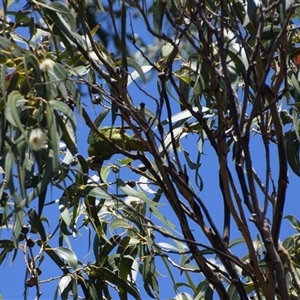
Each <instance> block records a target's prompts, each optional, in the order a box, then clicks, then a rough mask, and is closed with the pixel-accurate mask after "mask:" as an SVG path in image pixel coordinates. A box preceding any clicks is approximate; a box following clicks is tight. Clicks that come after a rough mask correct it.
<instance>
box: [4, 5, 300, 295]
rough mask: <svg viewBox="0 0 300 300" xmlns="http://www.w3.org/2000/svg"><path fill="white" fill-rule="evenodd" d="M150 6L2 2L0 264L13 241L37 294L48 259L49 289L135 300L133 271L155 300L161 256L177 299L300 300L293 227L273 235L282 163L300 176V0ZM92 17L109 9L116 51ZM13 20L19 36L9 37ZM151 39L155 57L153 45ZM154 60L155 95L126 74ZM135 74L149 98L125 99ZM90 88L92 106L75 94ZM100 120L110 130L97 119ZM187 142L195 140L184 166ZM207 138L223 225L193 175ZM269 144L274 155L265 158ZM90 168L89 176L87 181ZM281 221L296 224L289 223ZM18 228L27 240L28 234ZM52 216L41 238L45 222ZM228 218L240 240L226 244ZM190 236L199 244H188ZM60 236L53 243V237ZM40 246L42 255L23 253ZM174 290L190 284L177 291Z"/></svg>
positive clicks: (284, 179) (283, 185)
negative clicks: (86, 256) (81, 239)
mask: <svg viewBox="0 0 300 300" xmlns="http://www.w3.org/2000/svg"><path fill="white" fill-rule="evenodd" d="M148 5H150V4H148V2H147V3H146V2H144V1H134V0H128V1H125V0H124V1H120V3H119V2H118V1H108V2H107V4H106V3H105V4H104V3H102V2H101V1H94V2H93V3H92V4H86V3H85V2H84V1H71V0H70V1H67V3H66V4H63V3H60V2H52V1H51V2H50V3H48V2H47V1H38V0H31V1H29V2H28V3H27V4H26V5H25V6H24V7H23V8H22V9H19V8H15V7H14V6H13V5H12V6H10V7H9V6H8V5H7V3H4V5H3V10H4V11H3V13H4V14H3V16H2V17H1V24H0V26H1V28H0V63H1V72H0V84H1V95H0V134H1V137H0V153H1V157H0V168H1V169H0V171H1V174H2V176H3V180H2V182H1V183H0V197H1V211H0V221H1V226H2V228H5V227H6V228H10V229H12V231H11V232H12V239H11V240H7V239H2V240H0V247H1V249H2V252H1V253H0V263H2V262H4V260H5V258H6V257H7V255H8V254H9V253H11V252H13V260H14V259H15V257H16V255H17V252H18V250H19V249H21V250H22V251H23V253H24V256H25V262H27V266H26V270H27V271H26V272H27V274H28V276H29V278H28V279H27V281H26V284H27V287H36V291H37V292H36V295H37V296H36V298H37V299H38V298H40V297H41V295H42V292H41V287H40V275H41V274H42V273H41V271H42V269H43V264H42V263H43V261H44V260H45V259H46V257H47V259H49V260H50V261H52V262H53V263H54V264H55V265H56V266H57V267H58V272H59V274H58V277H57V278H56V279H59V284H58V287H57V290H56V292H55V298H57V297H58V294H60V295H61V297H62V299H68V297H69V295H70V294H71V295H72V297H73V298H74V299H78V297H79V296H81V295H82V294H83V295H84V297H85V298H88V299H100V298H101V297H106V298H109V299H110V298H112V293H117V294H118V295H119V297H120V299H127V297H128V296H127V295H128V294H130V295H131V296H133V297H134V298H136V299H140V298H142V296H141V291H140V290H139V287H138V284H137V281H138V278H139V277H141V281H142V282H143V288H144V289H145V291H146V292H147V294H148V295H149V296H151V297H153V298H159V279H158V278H159V276H160V274H159V272H158V270H157V258H159V259H160V260H161V261H162V262H163V263H164V265H165V266H166V269H167V271H168V274H169V277H170V279H171V281H172V283H173V288H174V294H177V296H176V297H175V298H176V299H186V298H187V299H189V297H191V298H193V299H202V298H205V299H213V296H214V295H216V294H218V296H219V297H220V298H221V299H248V296H251V297H252V298H253V299H274V297H275V296H276V297H277V298H278V299H280V298H281V299H297V297H298V296H297V295H299V294H300V282H299V268H298V265H299V264H298V248H299V247H298V234H296V235H295V236H293V237H289V238H287V239H286V240H285V241H284V242H283V243H282V244H281V243H280V241H279V234H280V228H281V221H282V217H283V208H284V204H285V194H286V189H287V183H288V175H287V171H288V165H289V166H290V167H291V169H292V170H293V172H294V173H295V174H296V175H298V176H299V175H300V160H299V145H300V143H299V141H300V139H299V105H298V102H297V100H298V98H299V94H300V86H299V82H298V81H299V68H298V67H297V65H296V64H295V59H296V58H297V57H298V55H299V54H300V48H299V47H298V43H299V36H300V35H299V30H298V27H297V24H298V22H299V16H300V11H299V6H300V5H299V4H297V3H292V2H290V1H269V2H268V3H265V2H264V1H263V2H258V1H254V0H249V1H246V2H244V1H224V0H220V1H189V0H187V1H179V0H175V1H162V0H155V1H153V3H151V5H150V6H149V7H148ZM91 7H92V8H93V9H91ZM98 13H99V15H100V16H101V15H104V16H106V17H107V18H108V19H109V24H110V25H109V26H110V27H111V28H112V32H113V37H114V42H115V48H116V50H115V51H114V52H113V53H112V52H109V51H108V45H109V44H108V43H107V40H105V39H104V32H105V27H102V26H105V25H104V24H101V26H100V25H99V24H96V23H97V22H95V20H96V19H97V16H99V15H98ZM132 14H135V16H139V18H140V19H142V20H143V23H144V25H145V30H147V31H148V34H149V36H152V37H153V38H154V41H153V44H152V45H150V46H148V47H146V44H145V43H144V42H143V41H141V40H137V35H136V34H135V32H134V30H135V29H134V22H132V20H131V18H128V17H131V15H132ZM149 15H152V17H153V18H152V21H150V18H149ZM7 16H9V17H10V18H11V19H8V18H7ZM20 29H21V30H25V29H26V30H28V31H27V32H26V33H25V34H24V33H23V32H22V34H20V32H19V30H20ZM110 32H111V30H110ZM97 37H100V39H98V38H97ZM130 47H131V48H132V47H133V48H134V49H136V53H135V54H134V55H129V51H131V50H129V48H130ZM158 48H160V50H161V51H160V53H159V54H157V55H156V56H155V55H153V54H152V55H150V54H149V53H150V51H151V50H153V49H158ZM152 52H153V51H152ZM155 53H157V52H155ZM145 62H146V63H145ZM150 70H152V71H151V72H152V75H153V76H154V77H155V78H156V79H157V94H156V95H158V96H156V95H155V94H151V93H150V91H145V90H144V89H143V88H142V87H141V86H140V85H139V82H138V81H137V79H138V78H139V77H140V78H141V79H142V80H143V81H144V82H146V77H145V73H146V72H148V71H150ZM130 84H132V85H133V84H135V86H136V87H137V88H138V89H139V90H140V93H142V95H143V97H144V98H145V99H147V101H146V100H143V101H144V102H142V103H141V102H136V101H137V100H136V99H133V98H132V97H131V95H130V93H129V89H128V87H129V85H130ZM86 91H88V95H89V98H90V100H91V101H88V102H87V103H84V100H83V99H85V97H83V94H84V93H85V92H86ZM146 103H147V104H146ZM92 104H93V110H95V111H96V112H97V114H98V117H97V118H96V120H94V121H92V120H91V118H90V114H89V113H88V109H87V107H91V105H92ZM77 115H78V117H79V118H80V119H82V118H83V119H84V121H85V123H86V125H87V127H86V130H89V131H90V134H89V136H88V139H87V142H88V144H89V145H87V147H89V149H88V151H87V152H88V154H89V156H90V157H89V158H88V159H85V158H84V157H85V156H86V153H78V152H80V151H79V149H80V145H79V144H78V143H77V134H78V128H77V123H76V116H77ZM104 122H105V123H106V126H108V125H109V126H108V127H102V128H99V129H98V127H100V126H101V124H102V123H104ZM183 137H184V138H185V139H183ZM185 140H187V141H188V143H186V142H185ZM253 140H255V142H256V143H258V144H259V145H260V146H261V147H262V149H263V151H264V155H265V160H264V162H263V166H260V168H263V170H264V174H265V175H264V177H260V176H259V175H258V174H259V173H260V172H257V171H256V169H255V167H256V166H255V164H254V163H253V157H255V155H256V153H255V147H250V143H252V141H253ZM207 142H209V143H207ZM191 143H192V144H193V145H196V148H197V151H196V159H195V160H194V158H193V154H192V151H191V148H189V147H191ZM186 144H188V146H187V148H186V149H185V147H186ZM208 144H209V146H208ZM87 147H86V148H87ZM204 147H206V148H205V149H210V150H209V157H210V159H211V160H215V161H216V162H217V164H218V167H219V172H218V173H217V174H216V181H219V182H218V183H219V187H220V196H219V199H216V202H217V203H216V205H223V207H224V218H223V222H224V225H223V228H222V233H221V231H220V229H219V224H217V225H216V224H215V222H214V220H213V212H211V211H209V209H208V208H207V206H206V204H205V203H206V201H204V199H202V197H200V195H199V193H198V192H197V190H200V191H201V190H202V189H203V188H205V187H204V186H203V178H202V177H201V176H200V173H201V172H200V167H201V163H202V161H203V160H204V159H205V158H204V156H203V153H204ZM271 152H272V153H273V152H274V153H277V157H276V166H275V167H274V165H273V164H272V161H273V160H271V158H270V156H271V154H270V153H271ZM120 155H121V156H120ZM124 156H125V158H124ZM261 165H262V163H261ZM277 165H279V167H278V170H277ZM94 170H96V171H97V172H98V175H99V176H100V177H97V178H95V177H91V174H93V172H95V171H94ZM260 170H261V169H260ZM124 174H125V175H124ZM272 174H273V175H274V174H276V175H275V176H277V178H276V179H277V183H276V182H275V180H274V179H273V177H272ZM202 176H203V175H202ZM125 178H126V180H125ZM191 178H193V179H191ZM99 179H100V181H99ZM49 187H53V188H54V187H55V188H56V189H58V190H59V193H60V194H59V195H60V196H59V199H58V200H57V201H52V202H54V203H56V202H58V205H59V213H60V218H59V221H58V223H55V224H53V223H54V221H53V220H51V219H48V218H47V217H46V216H45V215H46V214H47V208H48V207H49V206H47V205H46V199H48V200H49V197H50V194H51V193H49ZM113 187H115V188H116V192H111V191H112V190H113V189H112V188H113ZM259 199H263V200H262V201H259ZM51 200H53V199H51ZM36 201H37V207H38V209H37V211H36V210H35V209H34V208H33V207H34V206H36V204H34V205H33V203H35V202H36ZM161 202H167V203H168V205H169V210H170V214H172V215H174V216H175V219H177V221H178V224H179V227H180V231H181V233H178V231H176V230H175V229H176V227H175V226H174V225H173V224H172V223H171V222H170V219H169V218H167V217H166V216H165V215H164V214H163V213H162V212H161V209H162V203H161ZM47 204H48V203H47ZM55 205H56V204H55ZM249 217H250V218H249ZM269 219H271V222H272V225H271V223H270V220H269ZM288 219H289V220H290V221H291V222H292V223H293V224H294V226H295V228H296V230H297V231H299V222H298V221H297V220H296V219H294V218H293V217H291V216H289V217H288ZM232 220H233V221H234V223H233V222H232ZM27 222H28V223H29V224H30V234H31V235H34V236H37V239H36V241H34V240H33V239H32V238H31V237H29V236H28V233H29V227H27V225H26V223H27ZM232 223H233V224H232ZM49 224H52V226H54V228H55V229H54V230H53V232H52V233H47V229H45V225H46V226H48V225H49ZM252 224H254V227H255V228H256V232H254V233H253V232H251V231H250V227H251V225H252ZM194 226H196V229H197V230H196V231H195V230H194V229H193V230H192V228H193V227H194ZM83 227H86V228H88V229H89V242H88V244H89V245H88V247H87V248H88V249H90V247H89V246H92V247H91V248H92V252H93V261H92V262H89V263H84V262H83V261H82V260H81V259H80V258H79V257H77V254H76V253H75V251H73V250H72V243H71V242H70V240H69V237H70V236H80V232H81V228H83ZM232 227H235V228H238V229H239V231H240V232H241V235H242V238H240V239H238V240H233V241H232V238H231V228H232ZM195 232H196V234H197V235H198V233H200V232H201V234H202V235H203V236H204V237H205V239H204V240H205V241H206V243H204V242H203V243H199V242H198V241H197V240H198V239H197V238H196V236H195ZM56 233H58V243H57V242H56V244H57V247H52V246H51V244H52V243H55V241H54V239H55V238H56V237H57V235H56ZM253 236H257V239H256V240H254V238H253ZM162 238H163V239H164V241H163V242H162ZM165 240H167V241H168V242H165ZM241 243H243V244H244V245H245V246H246V249H247V255H245V256H243V257H240V256H239V255H236V254H235V253H234V248H233V246H235V245H237V244H241ZM36 245H37V246H39V248H40V250H39V251H38V254H37V255H34V254H33V250H34V248H35V246H36ZM26 249H28V250H26ZM46 255H47V256H46ZM178 257H179V259H178ZM28 258H29V259H28ZM175 259H178V260H179V262H178V263H176V262H175ZM173 268H177V269H179V270H180V272H182V273H183V274H185V276H186V278H187V279H186V282H184V283H183V282H182V283H181V282H180V283H179V282H176V281H177V280H176V279H175V278H174V276H173V272H172V269H173ZM192 272H196V273H202V274H203V275H204V277H203V280H202V281H201V282H200V283H198V282H197V283H195V282H193V280H192V277H191V275H190V274H191V273H192ZM79 286H80V288H81V290H80V291H79V290H78V287H79ZM182 286H185V287H188V288H189V289H190V294H188V293H179V291H180V288H181V287H182Z"/></svg>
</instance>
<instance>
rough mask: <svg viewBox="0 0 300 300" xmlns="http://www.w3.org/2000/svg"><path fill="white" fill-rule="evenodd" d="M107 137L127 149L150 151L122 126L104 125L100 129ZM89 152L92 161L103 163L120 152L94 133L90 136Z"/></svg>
mask: <svg viewBox="0 0 300 300" xmlns="http://www.w3.org/2000/svg"><path fill="white" fill-rule="evenodd" d="M98 130H99V131H100V132H101V133H102V134H103V135H104V136H105V137H107V138H108V139H110V140H111V141H112V142H113V143H114V144H116V145H118V146H119V147H120V148H122V149H124V150H127V151H138V150H140V151H148V148H147V147H146V146H145V145H144V144H143V143H142V142H140V141H138V140H137V139H136V138H135V137H133V136H130V135H129V134H127V133H125V130H124V129H123V128H120V127H112V128H110V127H103V128H99V129H98ZM89 144H90V146H89V148H88V154H89V156H90V158H91V159H92V163H94V162H95V163H96V162H97V163H101V162H103V161H104V160H108V159H110V158H111V157H112V156H113V155H114V154H118V153H120V152H119V151H118V150H116V149H114V148H113V147H112V146H111V145H110V144H109V143H107V142H106V141H105V140H103V139H102V138H101V137H100V136H98V135H97V134H95V133H93V134H92V135H91V136H90V138H89Z"/></svg>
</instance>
